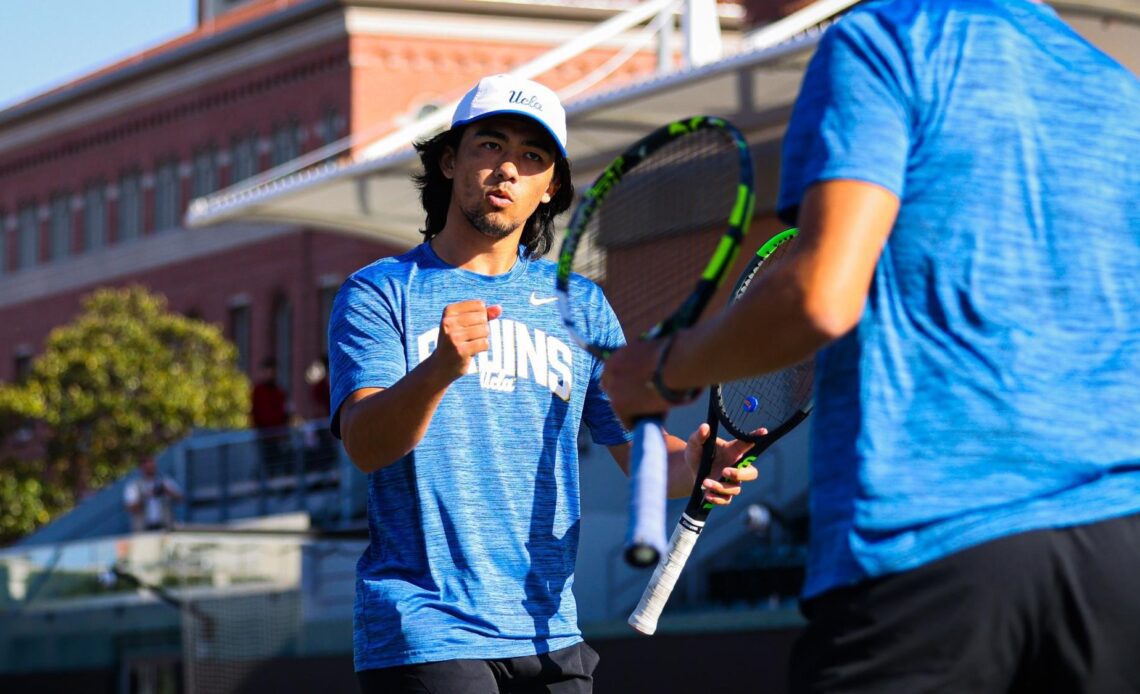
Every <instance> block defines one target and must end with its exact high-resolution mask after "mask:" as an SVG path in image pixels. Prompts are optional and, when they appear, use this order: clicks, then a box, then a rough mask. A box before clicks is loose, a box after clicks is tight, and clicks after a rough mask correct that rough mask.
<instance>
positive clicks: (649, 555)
mask: <svg viewBox="0 0 1140 694" xmlns="http://www.w3.org/2000/svg"><path fill="white" fill-rule="evenodd" d="M668 457H669V452H668V450H667V449H666V447H665V430H664V428H662V420H661V417H660V416H654V417H643V418H641V419H639V420H637V422H636V423H635V425H634V429H633V450H632V452H631V453H630V465H629V491H630V499H629V525H628V529H627V531H626V542H625V560H626V562H628V563H629V564H630V565H632V566H636V567H638V568H645V567H648V566H653V565H654V564H656V563H657V562H658V561H659V560H660V559H661V555H662V554H663V553H664V552H665V478H666V474H667V468H668Z"/></svg>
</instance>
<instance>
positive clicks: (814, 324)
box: [802, 286, 867, 344]
mask: <svg viewBox="0 0 1140 694" xmlns="http://www.w3.org/2000/svg"><path fill="white" fill-rule="evenodd" d="M866 302H867V297H866V293H860V292H858V291H854V290H851V289H850V288H845V287H819V286H817V287H814V288H812V289H811V290H809V291H807V292H806V293H805V294H804V301H803V307H802V309H803V314H804V316H805V318H806V319H807V323H808V326H809V328H810V330H811V331H812V332H813V333H814V334H815V336H816V338H817V339H818V340H819V341H820V342H821V343H823V344H826V343H829V342H832V341H834V340H838V339H839V338H841V337H843V336H844V335H846V334H847V333H849V332H851V330H852V329H854V328H855V326H856V325H858V324H859V320H860V319H861V318H862V317H863V308H864V306H865V305H866Z"/></svg>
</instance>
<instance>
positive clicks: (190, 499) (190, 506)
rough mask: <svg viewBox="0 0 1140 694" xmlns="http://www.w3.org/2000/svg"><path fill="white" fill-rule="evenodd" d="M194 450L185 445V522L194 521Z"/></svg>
mask: <svg viewBox="0 0 1140 694" xmlns="http://www.w3.org/2000/svg"><path fill="white" fill-rule="evenodd" d="M194 453H195V451H194V449H193V448H190V447H189V446H187V447H186V522H187V523H192V522H193V521H194V485H195V483H196V480H195V479H194V468H195V461H194V458H195V455H194Z"/></svg>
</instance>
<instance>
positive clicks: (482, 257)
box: [430, 226, 522, 275]
mask: <svg viewBox="0 0 1140 694" xmlns="http://www.w3.org/2000/svg"><path fill="white" fill-rule="evenodd" d="M521 236H522V229H519V231H518V232H516V233H513V234H511V235H510V236H507V237H505V238H501V239H492V238H490V237H488V236H486V235H484V234H481V233H479V232H478V231H476V230H474V229H454V228H448V227H447V226H445V227H444V228H443V229H442V230H441V231H440V232H439V234H437V235H436V236H435V237H433V238H432V240H431V242H430V243H431V248H432V250H433V251H435V254H436V255H437V256H439V257H440V259H442V260H443V261H444V262H445V263H447V264H448V265H454V266H455V267H457V268H462V269H464V270H468V271H470V272H474V273H478V274H480V275H502V274H504V273H507V272H510V271H511V268H513V267H514V266H515V262H517V261H518V256H519V239H520V237H521Z"/></svg>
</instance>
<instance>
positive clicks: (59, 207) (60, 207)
mask: <svg viewBox="0 0 1140 694" xmlns="http://www.w3.org/2000/svg"><path fill="white" fill-rule="evenodd" d="M50 220H51V257H52V260H59V259H61V258H66V257H67V256H68V255H70V254H71V196H70V195H68V194H67V193H60V194H59V195H56V196H55V197H54V198H52V201H51V216H50Z"/></svg>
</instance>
